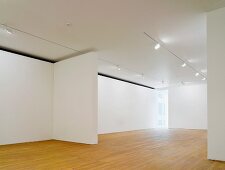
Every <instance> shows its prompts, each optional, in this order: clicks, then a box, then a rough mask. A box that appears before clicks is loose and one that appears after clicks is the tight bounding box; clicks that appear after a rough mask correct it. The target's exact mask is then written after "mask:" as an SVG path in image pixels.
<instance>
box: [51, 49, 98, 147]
mask: <svg viewBox="0 0 225 170" xmlns="http://www.w3.org/2000/svg"><path fill="white" fill-rule="evenodd" d="M97 100H98V98H97V57H96V54H95V53H88V54H84V55H81V56H77V57H74V58H70V59H67V60H63V61H60V62H57V63H56V64H55V65H54V111H53V112H54V114H53V115H54V116H53V122H54V123H53V124H54V126H53V129H54V130H53V136H54V139H58V140H64V141H72V142H80V143H88V144H95V143H97Z"/></svg>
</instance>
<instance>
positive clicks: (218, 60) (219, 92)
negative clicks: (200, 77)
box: [207, 8, 225, 161]
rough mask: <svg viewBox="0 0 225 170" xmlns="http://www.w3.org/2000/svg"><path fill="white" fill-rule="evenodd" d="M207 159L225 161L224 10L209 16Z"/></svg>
mask: <svg viewBox="0 0 225 170" xmlns="http://www.w3.org/2000/svg"><path fill="white" fill-rule="evenodd" d="M207 23H208V25H207V30H208V158H209V159H213V160H223V161H225V89H224V87H225V75H224V74H225V8H221V9H218V10H216V11H212V12H210V13H209V14H208V21H207Z"/></svg>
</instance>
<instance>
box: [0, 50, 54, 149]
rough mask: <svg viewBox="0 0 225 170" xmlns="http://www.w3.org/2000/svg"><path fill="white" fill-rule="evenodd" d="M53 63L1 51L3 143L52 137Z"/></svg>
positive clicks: (0, 129)
mask: <svg viewBox="0 0 225 170" xmlns="http://www.w3.org/2000/svg"><path fill="white" fill-rule="evenodd" d="M52 83H53V65H52V64H51V63H47V62H43V61H39V60H35V59H31V58H27V57H23V56H20V55H17V54H12V53H8V52H4V51H0V145H2V144H12V143H20V142H30V141H39V140H46V139H51V137H52V136H51V133H52Z"/></svg>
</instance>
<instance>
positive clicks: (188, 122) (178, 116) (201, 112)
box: [168, 84, 207, 129]
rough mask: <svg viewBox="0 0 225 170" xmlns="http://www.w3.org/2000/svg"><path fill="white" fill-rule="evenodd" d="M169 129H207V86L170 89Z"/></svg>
mask: <svg viewBox="0 0 225 170" xmlns="http://www.w3.org/2000/svg"><path fill="white" fill-rule="evenodd" d="M168 98H169V104H168V106H169V120H168V121H169V128H184V129H207V85H206V84H201V85H187V86H177V87H171V88H169V90H168Z"/></svg>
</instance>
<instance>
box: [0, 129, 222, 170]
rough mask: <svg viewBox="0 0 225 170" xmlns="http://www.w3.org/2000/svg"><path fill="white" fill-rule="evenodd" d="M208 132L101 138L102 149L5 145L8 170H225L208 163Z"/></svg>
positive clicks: (1, 163) (0, 153)
mask: <svg viewBox="0 0 225 170" xmlns="http://www.w3.org/2000/svg"><path fill="white" fill-rule="evenodd" d="M206 137H207V134H206V131H203V130H141V131H132V132H124V133H114V134H108V135H100V136H99V144H98V145H84V144H76V143H71V142H62V141H55V140H51V141H43V142H34V143H24V144H16V145H5V146H0V169H4V170H64V169H66V170H83V169H85V170H86V169H87V170H102V169H104V170H111V169H112V170H144V169H146V170H161V169H162V170H208V169H210V170H223V169H224V170H225V163H223V162H216V161H209V160H207V159H206V157H207V156H206V153H207V151H206V142H207V141H206Z"/></svg>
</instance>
